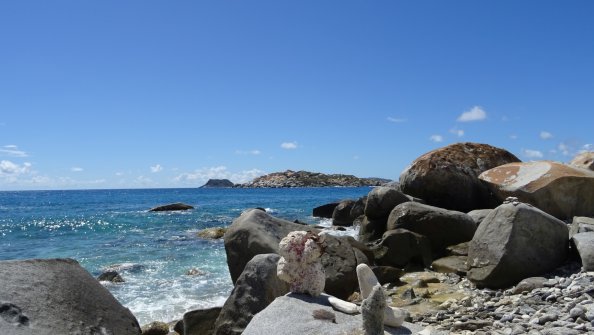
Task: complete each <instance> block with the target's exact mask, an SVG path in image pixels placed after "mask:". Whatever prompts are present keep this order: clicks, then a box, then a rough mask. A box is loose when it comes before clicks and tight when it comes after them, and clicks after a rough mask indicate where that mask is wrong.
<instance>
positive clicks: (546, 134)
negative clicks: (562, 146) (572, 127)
mask: <svg viewBox="0 0 594 335" xmlns="http://www.w3.org/2000/svg"><path fill="white" fill-rule="evenodd" d="M540 138H541V139H543V140H549V139H551V138H553V134H551V133H549V132H548V131H541V132H540Z"/></svg>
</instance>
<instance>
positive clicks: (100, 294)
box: [0, 259, 140, 335]
mask: <svg viewBox="0 0 594 335" xmlns="http://www.w3.org/2000/svg"><path fill="white" fill-rule="evenodd" d="M0 287H1V288H2V289H0V334H3V335H21V334H23V335H25V334H26V335H29V334H99V333H102V334H103V333H104V334H118V335H119V334H122V335H127V334H140V326H139V325H138V321H136V318H135V317H134V315H132V313H131V312H130V311H129V310H128V309H126V308H125V307H124V306H122V305H121V304H120V303H119V302H118V301H117V300H116V299H115V298H114V297H113V296H112V295H111V293H109V291H108V290H107V289H106V288H105V287H103V286H102V285H101V284H99V282H98V281H97V280H96V279H95V278H93V276H91V274H89V273H88V272H87V271H86V270H85V269H84V268H83V267H81V266H80V265H79V264H78V262H76V261H75V260H72V259H32V260H18V261H0Z"/></svg>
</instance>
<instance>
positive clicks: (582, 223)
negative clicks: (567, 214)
mask: <svg viewBox="0 0 594 335" xmlns="http://www.w3.org/2000/svg"><path fill="white" fill-rule="evenodd" d="M589 231H594V218H589V217H586V216H574V217H573V222H572V223H571V226H570V227H569V237H570V238H571V237H572V236H573V235H575V234H578V233H586V232H589Z"/></svg>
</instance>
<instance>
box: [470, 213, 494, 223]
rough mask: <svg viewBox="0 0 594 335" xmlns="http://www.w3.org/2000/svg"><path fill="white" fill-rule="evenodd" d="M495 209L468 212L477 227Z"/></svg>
mask: <svg viewBox="0 0 594 335" xmlns="http://www.w3.org/2000/svg"><path fill="white" fill-rule="evenodd" d="M492 211H493V209H475V210H472V211H470V212H468V216H470V217H471V218H472V219H473V220H474V222H476V226H477V227H478V225H480V224H481V222H483V220H484V219H485V218H486V217H487V215H489V213H491V212H492Z"/></svg>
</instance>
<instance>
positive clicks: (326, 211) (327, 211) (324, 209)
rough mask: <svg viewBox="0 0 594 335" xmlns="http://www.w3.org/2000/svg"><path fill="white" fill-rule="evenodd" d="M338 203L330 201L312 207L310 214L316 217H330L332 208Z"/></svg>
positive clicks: (332, 212)
mask: <svg viewBox="0 0 594 335" xmlns="http://www.w3.org/2000/svg"><path fill="white" fill-rule="evenodd" d="M338 204H339V203H338V202H331V203H329V204H324V205H321V206H318V207H316V208H314V209H313V211H312V216H314V217H317V218H326V219H331V218H332V214H334V208H336V206H338Z"/></svg>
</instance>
